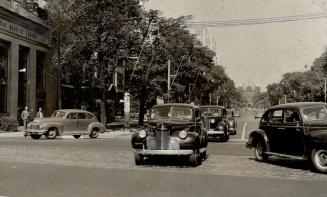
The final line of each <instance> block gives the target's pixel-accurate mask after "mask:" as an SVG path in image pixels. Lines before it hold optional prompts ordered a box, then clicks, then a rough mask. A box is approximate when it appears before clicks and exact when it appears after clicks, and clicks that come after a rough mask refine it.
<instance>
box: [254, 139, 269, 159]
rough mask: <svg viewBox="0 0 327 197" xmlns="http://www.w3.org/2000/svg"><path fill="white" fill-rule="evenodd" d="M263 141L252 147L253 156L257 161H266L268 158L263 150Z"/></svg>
mask: <svg viewBox="0 0 327 197" xmlns="http://www.w3.org/2000/svg"><path fill="white" fill-rule="evenodd" d="M265 149H266V148H265V147H264V143H262V142H259V143H257V145H256V146H255V147H254V156H255V159H256V160H257V161H266V160H267V159H268V155H266V154H265V153H264V152H265Z"/></svg>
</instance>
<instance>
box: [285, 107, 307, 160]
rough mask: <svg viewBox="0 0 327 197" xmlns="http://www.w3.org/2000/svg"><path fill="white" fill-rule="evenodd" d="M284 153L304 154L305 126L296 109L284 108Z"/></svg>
mask: <svg viewBox="0 0 327 197" xmlns="http://www.w3.org/2000/svg"><path fill="white" fill-rule="evenodd" d="M284 128H285V132H284V135H283V137H284V138H285V144H284V147H283V148H284V153H286V154H289V155H295V156H302V155H303V153H304V127H303V121H302V120H301V117H300V113H299V112H298V111H297V110H296V109H285V110H284Z"/></svg>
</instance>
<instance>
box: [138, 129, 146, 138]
mask: <svg viewBox="0 0 327 197" xmlns="http://www.w3.org/2000/svg"><path fill="white" fill-rule="evenodd" d="M139 137H140V138H145V137H146V131H145V130H141V131H140V132H139Z"/></svg>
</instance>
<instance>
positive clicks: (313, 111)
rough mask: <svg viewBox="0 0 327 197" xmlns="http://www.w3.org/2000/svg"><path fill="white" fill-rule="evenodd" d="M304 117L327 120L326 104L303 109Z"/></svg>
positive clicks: (308, 119) (306, 118)
mask: <svg viewBox="0 0 327 197" xmlns="http://www.w3.org/2000/svg"><path fill="white" fill-rule="evenodd" d="M303 119H304V120H306V121H310V120H326V119H327V110H326V107H325V106H319V107H310V108H306V109H303Z"/></svg>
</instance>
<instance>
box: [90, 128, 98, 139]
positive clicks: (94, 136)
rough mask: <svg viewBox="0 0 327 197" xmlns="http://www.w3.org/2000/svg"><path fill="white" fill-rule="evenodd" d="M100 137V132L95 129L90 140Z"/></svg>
mask: <svg viewBox="0 0 327 197" xmlns="http://www.w3.org/2000/svg"><path fill="white" fill-rule="evenodd" d="M98 135H99V131H98V130H96V129H93V130H92V131H91V133H90V135H89V136H90V138H97V137H98Z"/></svg>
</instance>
